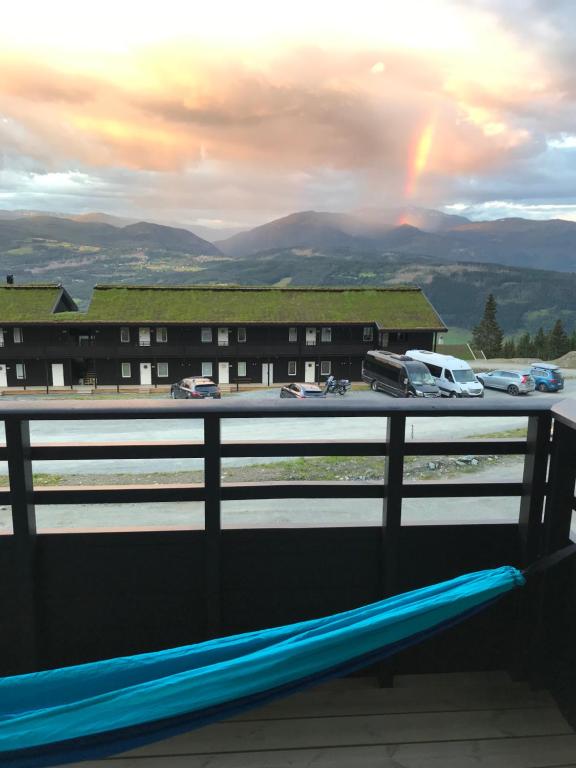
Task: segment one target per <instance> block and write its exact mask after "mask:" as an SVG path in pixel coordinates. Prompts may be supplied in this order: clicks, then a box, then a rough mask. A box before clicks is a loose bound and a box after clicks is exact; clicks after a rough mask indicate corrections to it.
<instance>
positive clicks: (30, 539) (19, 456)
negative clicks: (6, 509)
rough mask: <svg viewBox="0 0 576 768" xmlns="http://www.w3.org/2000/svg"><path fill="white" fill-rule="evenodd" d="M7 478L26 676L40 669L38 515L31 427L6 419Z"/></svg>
mask: <svg viewBox="0 0 576 768" xmlns="http://www.w3.org/2000/svg"><path fill="white" fill-rule="evenodd" d="M4 424H5V429H6V449H7V453H8V477H9V480H10V502H11V506H12V527H13V531H14V545H15V547H14V555H15V561H14V566H15V571H14V572H15V576H16V578H15V580H14V583H13V590H14V592H15V593H16V595H17V600H16V603H15V604H16V605H17V606H18V609H19V613H18V617H17V620H18V621H19V623H20V627H19V631H18V648H17V649H16V653H17V654H18V656H19V663H18V665H19V667H21V669H22V671H23V672H31V671H34V670H36V669H38V596H37V591H38V586H39V585H38V581H37V554H36V515H35V511H34V501H33V493H34V486H33V480H32V459H31V450H30V424H29V422H28V421H23V420H20V419H6V421H5V422H4Z"/></svg>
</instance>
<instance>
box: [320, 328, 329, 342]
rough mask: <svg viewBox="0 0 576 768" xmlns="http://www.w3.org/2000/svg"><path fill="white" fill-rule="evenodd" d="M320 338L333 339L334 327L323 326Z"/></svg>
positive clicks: (323, 339)
mask: <svg viewBox="0 0 576 768" xmlns="http://www.w3.org/2000/svg"><path fill="white" fill-rule="evenodd" d="M320 338H321V339H322V341H332V328H322V332H321V336H320Z"/></svg>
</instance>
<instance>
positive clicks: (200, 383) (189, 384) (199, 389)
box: [170, 378, 222, 400]
mask: <svg viewBox="0 0 576 768" xmlns="http://www.w3.org/2000/svg"><path fill="white" fill-rule="evenodd" d="M170 397H171V398H172V399H173V400H177V399H185V400H203V399H204V398H206V397H212V398H214V400H219V399H220V398H221V397H222V393H221V392H220V388H219V387H218V385H217V384H214V382H213V381H212V379H204V378H192V379H182V381H178V382H177V383H176V384H172V386H171V387H170Z"/></svg>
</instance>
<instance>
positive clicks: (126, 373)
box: [122, 363, 132, 379]
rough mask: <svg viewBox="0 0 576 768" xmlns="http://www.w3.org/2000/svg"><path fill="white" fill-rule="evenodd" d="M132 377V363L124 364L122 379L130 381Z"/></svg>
mask: <svg viewBox="0 0 576 768" xmlns="http://www.w3.org/2000/svg"><path fill="white" fill-rule="evenodd" d="M131 376H132V366H131V364H130V363H122V378H123V379H129V378H130V377H131Z"/></svg>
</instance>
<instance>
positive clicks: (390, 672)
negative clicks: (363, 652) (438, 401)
mask: <svg viewBox="0 0 576 768" xmlns="http://www.w3.org/2000/svg"><path fill="white" fill-rule="evenodd" d="M405 438H406V417H405V416H389V417H388V419H387V425H386V443H387V447H388V453H387V457H386V462H385V468H384V491H385V495H384V499H383V502H382V558H381V565H380V573H381V584H380V592H381V594H382V596H383V597H389V596H390V595H393V594H394V593H395V592H396V591H397V586H398V585H397V575H398V573H397V572H398V559H399V557H398V550H399V547H400V529H401V527H402V483H403V482H404V447H405ZM393 679H394V668H393V663H392V662H390V661H385V662H382V663H381V664H379V665H378V680H379V683H380V685H381V686H383V687H384V686H386V687H390V686H391V685H393Z"/></svg>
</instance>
